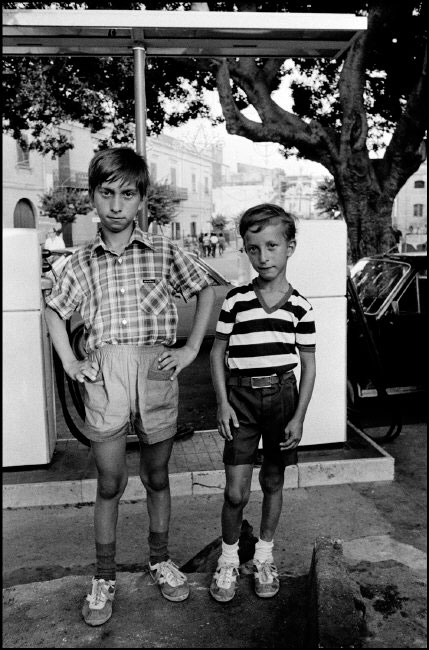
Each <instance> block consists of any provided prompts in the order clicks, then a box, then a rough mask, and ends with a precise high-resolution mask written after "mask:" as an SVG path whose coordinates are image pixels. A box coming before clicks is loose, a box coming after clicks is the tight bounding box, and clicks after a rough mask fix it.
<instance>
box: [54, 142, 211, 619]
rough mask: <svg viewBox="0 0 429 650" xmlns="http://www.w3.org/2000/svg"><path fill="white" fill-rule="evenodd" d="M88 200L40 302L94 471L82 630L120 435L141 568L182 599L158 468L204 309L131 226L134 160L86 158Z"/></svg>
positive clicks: (107, 590)
mask: <svg viewBox="0 0 429 650" xmlns="http://www.w3.org/2000/svg"><path fill="white" fill-rule="evenodd" d="M88 181H89V194H90V197H91V200H92V202H93V204H94V207H95V209H96V211H97V214H98V216H99V218H100V231H99V233H98V235H97V237H96V238H95V240H94V241H93V242H91V243H90V244H88V245H86V246H84V247H82V248H80V249H79V250H77V251H76V252H75V253H74V254H73V255H72V256H71V258H70V261H69V263H68V264H67V265H66V267H65V268H64V270H63V272H62V274H61V277H60V278H59V281H58V282H57V284H56V285H55V286H54V288H53V290H52V293H51V294H50V296H49V297H48V299H47V308H46V320H47V324H48V328H49V332H50V334H51V337H52V341H53V344H54V346H55V349H56V350H57V352H58V354H59V356H60V358H61V361H62V364H63V367H64V370H65V372H66V373H67V374H68V375H69V376H70V377H71V378H72V379H74V380H77V381H79V382H81V383H83V385H84V393H85V394H84V402H85V413H86V417H85V434H86V436H87V437H88V438H89V439H90V440H91V447H92V451H93V454H94V459H95V463H96V466H97V472H98V478H97V496H96V502H95V515H94V525H95V546H96V559H97V569H96V573H95V576H94V577H93V579H92V590H91V594H89V595H88V596H87V598H86V600H85V602H84V606H83V610H82V614H83V617H84V620H85V622H86V623H88V625H93V626H94V625H102V624H103V623H105V622H106V621H107V620H108V619H109V618H110V617H111V615H112V602H113V599H114V595H115V587H116V563H115V552H116V523H117V517H118V506H119V500H120V498H121V496H122V494H123V492H124V490H125V487H126V485H127V480H128V477H127V467H126V460H125V452H126V436H127V433H128V431H129V430H130V426H131V427H132V429H133V430H134V432H135V433H136V434H137V436H138V438H139V442H140V477H141V480H142V482H143V485H144V486H145V488H146V491H147V509H148V514H149V537H148V542H149V549H150V561H149V570H150V574H151V576H152V578H153V580H154V581H155V582H156V583H157V584H158V585H159V587H160V589H161V593H162V595H163V596H164V597H165V598H167V599H168V600H171V601H182V600H185V599H186V598H187V597H188V595H189V586H188V583H187V580H186V577H185V575H184V574H183V573H181V572H180V571H179V569H178V568H177V566H176V565H175V564H174V563H173V562H172V561H171V559H170V556H169V553H168V529H169V520H170V508H171V497H170V487H169V477H168V461H169V458H170V454H171V450H172V445H173V439H174V435H175V433H176V423H177V407H178V380H177V376H178V374H179V373H180V371H181V370H182V369H183V368H185V367H186V366H188V365H189V364H190V363H191V362H192V361H193V360H194V359H195V357H196V356H197V354H198V351H199V348H200V345H201V342H202V340H203V337H204V333H205V331H206V328H207V324H208V321H209V318H210V314H211V310H212V307H213V302H214V293H213V289H212V288H211V287H210V286H209V280H208V278H207V276H206V275H205V274H204V273H203V272H202V271H201V270H200V268H199V267H198V266H197V265H196V264H195V263H194V262H193V261H192V260H191V259H190V258H189V257H187V256H186V255H185V254H184V253H182V251H181V250H180V249H179V248H178V247H177V246H176V245H175V244H174V243H173V242H172V241H170V240H169V239H168V238H166V237H164V236H162V235H148V234H147V233H145V232H143V231H142V230H141V229H140V228H139V227H138V226H137V224H136V215H137V212H138V210H139V208H140V207H141V205H142V201H143V198H144V196H145V194H146V192H147V188H148V184H149V174H148V168H147V164H146V161H145V160H144V159H143V157H141V156H139V155H138V154H136V153H135V152H134V151H133V150H132V149H128V148H114V149H107V150H104V151H101V152H99V153H97V154H96V155H95V156H94V157H93V159H92V160H91V162H90V165H89V179H88ZM174 294H181V295H182V296H183V298H184V299H185V300H188V299H190V298H191V297H192V296H194V295H196V296H197V306H196V311H195V316H194V322H193V326H192V330H191V332H190V334H189V338H188V340H187V343H186V345H185V346H184V347H181V348H177V349H174V348H172V347H170V346H171V345H173V343H174V342H175V340H176V325H177V310H176V307H175V303H174V297H173V296H174ZM75 311H79V312H80V314H81V315H82V318H83V320H84V323H85V335H86V338H85V341H86V343H85V345H86V353H87V357H86V358H85V359H84V360H79V359H76V357H75V356H74V353H73V351H72V349H71V347H70V343H69V340H68V336H67V332H66V325H65V321H66V320H67V319H68V318H70V316H71V315H72V314H73V312H75Z"/></svg>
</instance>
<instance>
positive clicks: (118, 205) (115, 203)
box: [110, 196, 122, 212]
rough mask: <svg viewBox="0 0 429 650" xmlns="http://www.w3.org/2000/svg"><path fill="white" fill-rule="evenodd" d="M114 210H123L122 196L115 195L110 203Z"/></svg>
mask: <svg viewBox="0 0 429 650" xmlns="http://www.w3.org/2000/svg"><path fill="white" fill-rule="evenodd" d="M110 209H111V210H112V212H120V211H121V210H122V201H121V197H120V196H113V197H112V201H111V204H110Z"/></svg>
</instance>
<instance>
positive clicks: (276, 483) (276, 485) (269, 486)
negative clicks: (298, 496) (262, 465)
mask: <svg viewBox="0 0 429 650" xmlns="http://www.w3.org/2000/svg"><path fill="white" fill-rule="evenodd" d="M283 483H284V475H283V474H280V473H279V474H265V473H264V472H263V471H262V470H261V471H260V472H259V484H260V486H261V488H262V491H263V492H264V493H265V494H274V493H275V492H278V491H279V490H282V489H283Z"/></svg>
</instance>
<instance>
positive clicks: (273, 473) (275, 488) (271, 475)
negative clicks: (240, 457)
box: [259, 459, 284, 542]
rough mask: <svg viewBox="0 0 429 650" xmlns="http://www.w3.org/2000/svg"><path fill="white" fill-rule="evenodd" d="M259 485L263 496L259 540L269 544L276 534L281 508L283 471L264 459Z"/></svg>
mask: <svg viewBox="0 0 429 650" xmlns="http://www.w3.org/2000/svg"><path fill="white" fill-rule="evenodd" d="M259 483H260V484H261V488H262V492H263V495H264V496H263V500H262V517H261V529H260V538H261V539H263V540H265V541H267V542H270V541H271V540H272V539H273V537H274V534H275V532H276V529H277V524H278V523H279V519H280V514H281V511H282V506H283V483H284V469H283V468H282V467H281V466H279V465H276V464H275V463H270V462H269V461H267V460H266V459H264V460H263V462H262V467H261V470H260V472H259Z"/></svg>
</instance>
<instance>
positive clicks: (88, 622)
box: [82, 612, 113, 627]
mask: <svg viewBox="0 0 429 650" xmlns="http://www.w3.org/2000/svg"><path fill="white" fill-rule="evenodd" d="M112 614H113V612H110V614H109V616H107V618H105V619H103V620H99V621H87V620H86V618H85V614H84V613H83V612H82V618H83V620H84V621H85V623H86V624H87V625H89V626H90V627H98V626H99V625H104V624H105V623H107V621H109V620H110V619H111V618H112Z"/></svg>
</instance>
